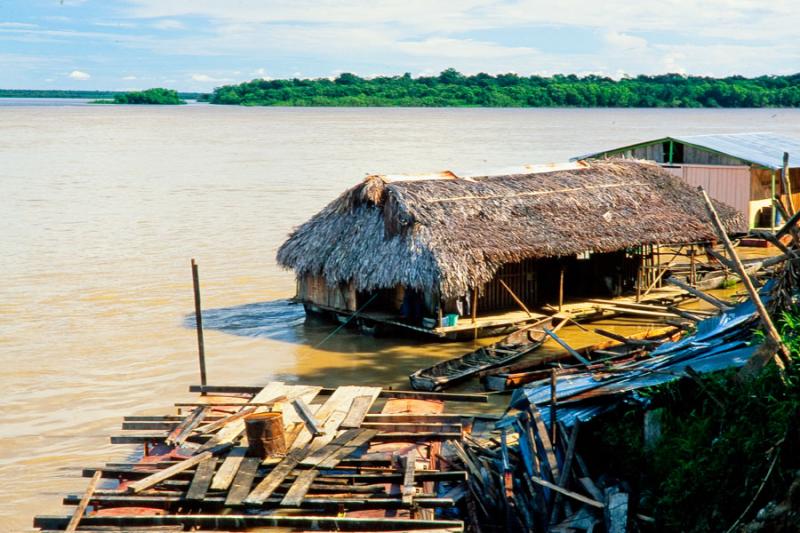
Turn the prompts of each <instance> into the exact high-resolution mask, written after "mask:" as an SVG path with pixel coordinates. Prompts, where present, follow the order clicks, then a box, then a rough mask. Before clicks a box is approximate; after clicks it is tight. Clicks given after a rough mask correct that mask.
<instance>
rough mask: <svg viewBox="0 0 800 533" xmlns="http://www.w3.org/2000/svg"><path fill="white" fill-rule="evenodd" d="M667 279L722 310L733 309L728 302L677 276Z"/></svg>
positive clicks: (668, 281)
mask: <svg viewBox="0 0 800 533" xmlns="http://www.w3.org/2000/svg"><path fill="white" fill-rule="evenodd" d="M665 281H666V282H667V283H670V284H672V285H675V286H676V287H680V288H681V289H683V290H685V291H686V292H688V293H689V294H691V295H692V296H696V297H698V298H700V299H701V300H703V301H705V302H708V303H710V304H711V305H713V306H714V307H717V308H719V309H721V310H722V311H728V310H730V309H732V307H731V306H730V305H728V304H726V303H725V302H723V301H722V300H718V299H717V298H714V297H713V296H711V295H709V294H706V293H704V292H703V291H700V290H697V289H695V288H694V287H692V286H691V285H689V284H687V283H684V282H683V281H681V280H679V279H678V278H676V277H674V276H673V277H669V278H667V279H666V280H665Z"/></svg>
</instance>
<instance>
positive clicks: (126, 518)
mask: <svg viewBox="0 0 800 533" xmlns="http://www.w3.org/2000/svg"><path fill="white" fill-rule="evenodd" d="M68 520H69V517H66V516H49V515H40V516H37V517H36V518H35V519H34V527H38V528H41V529H63V528H64V526H65V524H66V523H67V522H68ZM84 522H85V524H86V525H87V526H116V527H149V526H164V525H183V526H189V527H201V528H209V529H217V530H219V529H224V530H228V529H241V528H255V527H284V528H289V529H290V530H295V529H301V530H308V529H311V528H313V529H321V530H328V531H392V530H394V531H398V530H399V531H402V530H419V529H432V530H439V531H441V530H442V529H447V530H450V531H463V530H464V523H463V522H461V521H460V520H414V519H409V518H394V517H380V518H360V517H353V518H349V517H339V516H320V515H312V516H280V515H247V514H229V515H217V514H168V515H95V516H87V517H85V518H84Z"/></svg>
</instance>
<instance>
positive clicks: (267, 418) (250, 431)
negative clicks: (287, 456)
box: [244, 413, 286, 459]
mask: <svg viewBox="0 0 800 533" xmlns="http://www.w3.org/2000/svg"><path fill="white" fill-rule="evenodd" d="M244 424H245V428H246V433H247V442H248V455H250V456H251V457H261V458H262V459H264V458H266V457H269V456H272V455H278V454H284V453H286V439H285V437H284V432H283V415H282V414H281V413H256V414H252V415H248V416H246V417H245V418H244Z"/></svg>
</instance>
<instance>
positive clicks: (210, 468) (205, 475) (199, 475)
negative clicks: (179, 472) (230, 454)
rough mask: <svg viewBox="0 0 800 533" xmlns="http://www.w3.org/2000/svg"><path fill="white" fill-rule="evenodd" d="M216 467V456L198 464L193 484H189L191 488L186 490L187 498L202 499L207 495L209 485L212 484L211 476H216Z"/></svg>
mask: <svg viewBox="0 0 800 533" xmlns="http://www.w3.org/2000/svg"><path fill="white" fill-rule="evenodd" d="M216 467H217V458H216V457H209V458H208V459H206V460H204V461H203V462H201V463H200V464H199V465H197V470H195V473H194V477H193V478H192V484H191V485H189V490H188V491H187V492H186V499H187V500H202V499H203V498H205V497H206V492H208V487H209V486H210V485H211V478H212V477H213V476H214V470H215V469H216Z"/></svg>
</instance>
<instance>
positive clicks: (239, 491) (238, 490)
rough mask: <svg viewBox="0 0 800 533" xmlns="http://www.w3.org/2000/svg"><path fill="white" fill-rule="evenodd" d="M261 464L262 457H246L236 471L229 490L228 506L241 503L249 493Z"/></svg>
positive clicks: (226, 500) (226, 504)
mask: <svg viewBox="0 0 800 533" xmlns="http://www.w3.org/2000/svg"><path fill="white" fill-rule="evenodd" d="M260 464H261V458H260V457H245V458H244V461H242V465H241V466H240V467H239V471H238V472H236V477H234V478H233V483H231V488H230V490H229V491H228V497H227V498H226V499H225V506H226V507H233V506H236V505H241V504H242V500H244V499H245V498H246V497H247V495H248V494H250V488H251V487H252V486H253V480H255V478H256V472H257V471H258V466H259V465H260Z"/></svg>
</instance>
